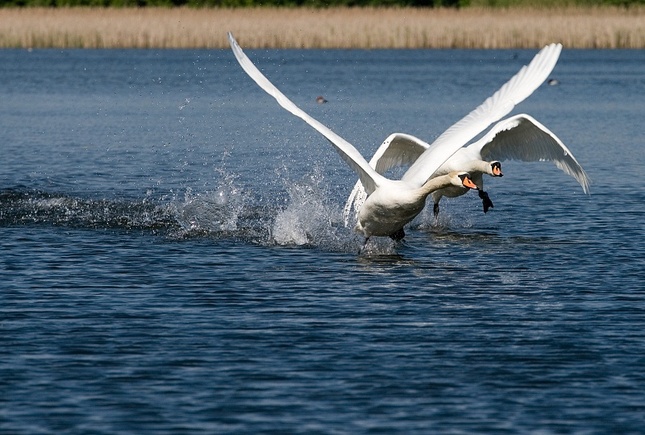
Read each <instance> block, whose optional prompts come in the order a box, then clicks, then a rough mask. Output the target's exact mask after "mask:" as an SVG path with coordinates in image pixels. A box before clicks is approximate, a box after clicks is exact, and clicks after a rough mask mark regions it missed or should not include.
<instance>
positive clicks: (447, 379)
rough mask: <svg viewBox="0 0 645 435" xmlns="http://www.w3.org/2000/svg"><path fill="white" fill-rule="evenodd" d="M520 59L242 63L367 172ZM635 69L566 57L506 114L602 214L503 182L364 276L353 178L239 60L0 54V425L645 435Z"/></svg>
mask: <svg viewBox="0 0 645 435" xmlns="http://www.w3.org/2000/svg"><path fill="white" fill-rule="evenodd" d="M534 53H535V52H534V51H416V50H410V51H351V50H350V51H298V50H295V51H264V50H259V51H253V50H251V51H249V55H250V56H251V57H252V59H254V60H255V61H256V62H257V63H258V64H259V65H260V67H261V68H262V69H263V70H264V71H265V72H266V73H267V75H268V76H269V77H270V78H271V79H272V80H273V81H274V82H275V83H276V85H278V87H280V88H281V89H282V90H283V91H284V92H285V93H286V94H287V95H289V96H291V97H293V100H294V101H295V102H296V103H297V104H299V105H300V106H301V107H303V108H304V109H305V110H306V111H308V112H310V113H311V114H312V115H313V116H315V117H316V118H318V119H320V120H321V121H322V122H323V123H325V124H327V125H329V126H330V127H331V128H332V129H333V130H335V131H336V132H338V133H339V134H340V135H342V136H343V137H345V138H346V139H348V140H349V141H350V142H352V143H354V144H356V146H357V147H358V148H359V149H360V150H361V151H362V152H364V153H365V154H367V155H371V153H372V152H373V151H374V150H375V149H376V147H377V146H378V145H379V144H380V142H381V141H382V140H383V139H384V138H385V137H386V136H387V135H389V134H390V133H392V132H394V131H402V132H407V133H411V134H415V135H417V136H420V137H423V138H426V139H427V140H430V139H432V138H434V137H436V136H437V135H438V134H440V133H441V132H442V131H443V129H445V128H446V127H447V126H449V125H450V124H451V123H452V122H454V121H456V120H457V119H459V118H460V117H461V116H463V115H464V114H466V113H467V112H468V111H470V110H471V109H472V108H474V107H475V106H476V105H477V104H479V103H480V102H481V101H483V100H484V99H485V98H486V97H487V96H489V95H490V94H492V92H494V91H495V90H496V89H497V87H498V86H500V85H501V84H502V83H504V82H505V81H506V80H507V79H508V78H509V77H510V76H511V75H513V74H514V73H515V72H516V71H517V70H518V69H519V67H520V66H521V65H523V64H525V63H527V62H528V61H529V60H530V59H531V57H532V56H533V55H534ZM644 61H645V52H644V51H573V50H566V49H565V51H564V52H563V54H562V57H561V59H560V62H559V64H558V66H557V67H556V69H555V71H554V73H553V75H554V77H556V78H557V79H558V80H559V81H560V84H559V85H558V86H546V85H545V86H543V87H541V88H540V89H539V90H538V91H537V92H536V93H535V94H534V95H533V96H531V97H530V98H529V99H528V100H527V101H526V102H524V103H522V104H521V105H520V106H519V107H518V108H517V109H516V111H515V112H516V113H519V112H526V113H529V114H531V115H533V116H534V117H536V118H537V119H538V120H539V121H541V122H543V123H544V124H545V125H547V126H548V127H549V128H551V129H552V130H553V131H554V132H556V133H557V134H558V135H559V136H560V138H561V139H562V140H563V141H564V142H565V143H566V144H567V145H568V146H569V147H570V148H571V150H572V151H573V152H574V154H575V155H576V157H577V158H578V160H579V161H580V162H581V164H582V165H583V166H584V167H585V169H586V170H587V172H588V173H589V175H590V177H591V179H592V185H591V192H592V194H591V196H587V195H584V194H583V192H582V189H581V188H580V186H578V185H577V184H576V182H575V181H574V180H573V179H571V178H570V177H568V176H566V175H565V174H563V173H562V172H560V171H559V170H557V169H556V168H555V167H553V166H552V165H550V164H546V163H536V164H520V163H514V162H505V164H504V174H505V176H504V178H502V179H492V178H487V179H486V183H487V190H488V191H489V193H490V195H491V198H492V199H493V201H494V203H495V208H494V209H493V210H492V211H491V212H489V213H488V214H486V215H484V214H483V213H482V211H481V202H480V200H479V199H478V198H477V196H476V195H474V194H469V195H466V196H463V197H461V198H458V199H456V200H447V201H445V202H442V216H441V219H440V221H439V222H438V223H434V222H433V219H432V216H431V214H432V213H431V212H424V214H423V215H422V216H420V217H419V218H418V219H417V220H416V221H415V222H414V223H413V224H412V226H411V228H410V229H408V230H407V237H406V240H405V241H404V242H403V243H401V244H396V243H394V242H393V241H390V240H385V239H382V240H377V241H375V242H374V243H371V244H370V245H369V246H368V248H367V249H366V251H365V252H364V253H363V254H362V255H357V252H358V249H359V248H360V246H361V244H362V239H361V238H360V237H359V236H358V235H356V234H354V233H353V232H352V231H351V230H350V229H347V228H344V226H343V223H342V207H343V204H344V200H345V198H346V195H347V194H348V193H349V191H350V190H351V187H352V186H353V184H354V181H355V177H354V176H353V174H352V173H351V172H350V171H349V169H348V168H347V167H345V165H344V163H343V162H342V161H341V159H340V158H339V157H338V156H337V155H336V154H335V153H334V152H333V150H332V149H331V147H330V146H329V145H328V144H327V143H326V142H325V140H324V139H323V138H321V137H320V136H319V135H318V134H317V133H315V132H313V131H312V130H311V129H310V128H309V127H308V126H306V125H305V124H304V123H302V122H301V121H300V120H298V119H295V118H293V117H292V116H291V115H290V114H288V113H286V112H284V111H283V110H282V109H280V108H279V107H278V106H277V105H276V104H275V102H274V101H273V100H272V99H271V98H270V97H268V96H266V95H265V94H264V93H263V92H262V91H261V90H260V89H259V88H257V86H256V85H255V84H254V83H252V82H251V80H250V79H248V78H247V77H246V76H245V74H244V73H243V72H242V70H241V69H240V68H239V66H238V65H237V64H236V62H235V60H234V58H233V56H232V54H231V53H229V52H228V51H101V50H98V51H38V50H36V51H33V52H28V51H12V50H5V51H1V52H0V102H1V104H0V126H1V128H0V148H1V150H2V154H1V156H2V157H1V158H0V161H1V163H2V164H1V165H0V244H1V246H2V250H1V251H0V283H1V284H0V288H1V290H0V332H1V333H0V347H1V348H2V358H0V432H1V433H7V434H49V433H52V434H54V433H55V434H59V433H69V434H87V433H96V434H107V433H119V434H123V433H132V434H140V433H155V434H166V433H168V434H170V433H173V434H176V433H236V434H237V433H307V434H310V433H352V434H355V433H401V434H412V433H424V434H425V433H469V434H470V433H583V434H595V433H599V434H600V433H640V432H641V431H642V428H643V427H645V417H644V416H645V393H643V391H645V374H644V373H645V356H644V355H645V332H644V330H645V294H644V291H643V281H644V278H645V272H644V270H645V247H644V243H643V241H644V236H645V230H644V228H645V226H644V225H643V218H644V217H645V205H644V204H645V189H644V188H643V181H642V174H641V173H642V168H643V164H644V163H645V158H644V157H645V154H644V151H643V143H644V142H645V134H644V133H643V129H642V121H641V118H642V114H643V112H644V109H645V70H643V65H644V64H645V63H644ZM318 95H323V96H324V97H325V98H326V99H327V100H329V103H327V104H325V105H317V104H316V103H315V98H316V96H318Z"/></svg>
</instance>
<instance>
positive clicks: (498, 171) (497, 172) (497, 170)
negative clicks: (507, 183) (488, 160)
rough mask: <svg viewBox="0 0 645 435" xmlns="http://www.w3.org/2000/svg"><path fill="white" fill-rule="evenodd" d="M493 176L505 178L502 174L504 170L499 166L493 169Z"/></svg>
mask: <svg viewBox="0 0 645 435" xmlns="http://www.w3.org/2000/svg"><path fill="white" fill-rule="evenodd" d="M493 175H494V176H496V177H503V176H504V174H502V168H500V167H499V166H495V167H494V168H493Z"/></svg>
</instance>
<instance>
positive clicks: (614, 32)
mask: <svg viewBox="0 0 645 435" xmlns="http://www.w3.org/2000/svg"><path fill="white" fill-rule="evenodd" d="M229 30H230V31H232V32H233V33H234V34H235V35H236V37H237V39H238V41H239V42H240V43H241V44H242V45H243V46H244V47H266V48H453V47H460V48H537V47H540V46H542V45H544V44H546V43H548V42H554V41H559V42H562V43H563V44H564V45H565V47H567V48H645V7H630V8H619V7H602V8H597V7H565V8H540V9H532V8H479V7H471V8H462V9H452V8H438V9H429V8H329V9H311V8H250V9H194V8H141V9H135V8H125V9H112V8H107V9H105V8H97V9H95V8H69V9H66V8H63V9H50V8H25V9H12V8H10V9H0V47H2V48H9V47H12V48H13V47H15V48H18V47H22V48H225V47H228V44H227V42H226V36H225V33H226V31H229Z"/></svg>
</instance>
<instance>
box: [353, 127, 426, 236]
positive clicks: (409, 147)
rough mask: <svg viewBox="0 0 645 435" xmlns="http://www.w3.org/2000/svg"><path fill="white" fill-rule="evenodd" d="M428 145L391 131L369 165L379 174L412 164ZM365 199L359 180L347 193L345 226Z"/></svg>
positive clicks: (409, 136) (414, 138)
mask: <svg viewBox="0 0 645 435" xmlns="http://www.w3.org/2000/svg"><path fill="white" fill-rule="evenodd" d="M429 146H430V145H429V144H428V143H427V142H424V141H422V140H421V139H419V138H417V137H414V136H412V135H409V134H405V133H392V134H391V135H389V136H388V137H387V139H385V140H384V141H383V143H382V144H381V146H380V147H379V148H378V150H376V152H375V153H374V156H373V157H372V159H371V160H370V166H371V167H373V168H375V169H376V172H378V173H379V174H385V172H387V171H388V170H389V169H392V168H395V167H399V166H410V165H412V164H413V163H414V162H415V161H416V160H417V159H418V158H419V156H420V155H421V154H423V152H424V151H425V150H427V149H428V147H429ZM366 199H367V193H366V192H365V189H364V188H363V184H362V183H361V181H360V180H358V181H357V182H356V184H355V185H354V189H352V193H350V194H349V197H348V198H347V202H346V203H345V208H344V210H343V218H344V220H345V226H348V225H349V220H350V216H351V213H352V209H353V210H354V212H355V213H358V210H360V208H361V207H362V206H363V203H364V202H365V200H366Z"/></svg>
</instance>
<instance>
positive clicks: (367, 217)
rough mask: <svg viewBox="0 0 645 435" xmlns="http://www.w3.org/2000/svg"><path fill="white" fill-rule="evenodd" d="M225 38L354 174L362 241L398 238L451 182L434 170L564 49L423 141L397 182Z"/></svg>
mask: <svg viewBox="0 0 645 435" xmlns="http://www.w3.org/2000/svg"><path fill="white" fill-rule="evenodd" d="M228 39H229V43H230V45H231V49H232V50H233V54H234V55H235V58H236V59H237V61H238V63H239V64H240V66H241V67H242V69H243V70H244V71H245V72H246V73H247V74H248V75H249V77H251V78H252V79H253V80H254V81H255V82H256V83H257V84H258V86H260V87H261V88H262V89H263V90H264V91H265V92H267V93H268V94H269V95H271V96H272V97H273V98H275V100H276V101H277V103H278V104H279V105H280V106H281V107H282V108H284V109H285V110H287V111H289V112H290V113H292V114H293V115H295V116H297V117H299V118H300V119H302V120H303V121H304V122H306V123H307V124H309V125H310V126H311V127H313V128H314V129H315V130H316V131H318V132H319V133H320V134H322V135H323V136H324V137H325V138H326V139H327V140H328V141H329V142H330V143H331V145H332V146H333V147H334V149H335V150H336V151H337V152H338V154H339V155H340V157H341V158H342V159H343V160H344V161H345V162H346V163H347V164H348V165H349V166H350V167H351V168H352V170H354V171H355V172H356V174H357V175H358V177H359V180H360V182H361V185H362V186H363V189H364V190H365V194H366V196H367V199H366V200H365V202H364V204H363V205H362V207H361V208H360V210H359V216H358V225H357V230H358V231H359V232H361V233H362V234H363V235H364V236H365V238H366V241H367V239H369V238H370V237H371V236H372V235H377V236H383V235H389V236H392V237H393V238H398V237H400V236H402V234H403V226H404V225H405V224H407V223H408V222H410V221H411V220H412V219H413V218H414V217H415V216H416V215H417V214H418V213H419V212H420V211H421V210H422V209H423V206H424V205H425V199H426V198H427V196H428V195H429V194H430V193H432V191H433V190H436V189H437V188H441V187H447V186H448V185H449V184H452V183H453V182H452V181H451V182H450V183H448V179H446V178H444V179H442V180H441V181H440V182H432V181H431V178H432V177H433V175H434V173H435V172H436V171H437V170H438V169H439V168H440V167H441V165H442V164H443V163H444V162H445V161H446V160H447V159H448V158H449V157H450V156H451V155H453V154H454V153H455V152H456V151H457V150H459V149H460V148H461V147H463V146H464V145H465V144H466V143H467V142H468V141H470V140H471V139H473V138H474V137H475V136H476V135H478V134H479V133H480V132H481V131H482V130H484V129H485V128H487V127H488V126H489V125H490V124H492V123H493V122H496V121H498V120H499V119H501V118H502V117H503V116H505V115H507V114H508V113H509V112H510V111H511V110H512V109H513V108H514V107H515V105H516V104H519V103H520V102H521V101H523V100H524V99H525V98H527V97H528V96H529V95H531V94H532V93H533V91H534V90H535V89H537V88H538V87H539V86H540V85H541V84H542V83H543V82H544V81H545V80H546V79H547V77H548V75H549V74H550V73H551V71H552V70H553V67H554V66H555V64H556V62H557V60H558V57H559V56H560V51H561V49H562V46H561V45H560V44H551V45H548V46H546V47H545V48H543V49H542V50H541V51H540V52H539V53H538V54H537V55H536V56H535V57H534V58H533V60H532V61H531V63H530V64H529V65H527V66H524V67H522V68H521V69H520V71H519V72H518V73H517V74H516V75H515V76H513V77H512V78H511V79H510V80H509V81H508V82H506V83H505V84H504V85H503V86H502V87H501V88H500V89H499V90H498V91H497V92H495V93H494V94H493V95H492V96H491V97H489V98H488V99H486V100H485V101H484V102H483V103H482V104H481V105H480V106H479V107H477V108H476V109H475V110H473V111H472V112H470V113H469V114H468V115H466V116H465V117H464V118H462V119H461V120H460V121H458V122H457V123H456V124H454V125H453V126H452V127H450V128H449V129H448V130H446V131H445V132H444V133H443V134H442V135H441V136H439V137H438V138H437V139H436V140H435V141H434V142H433V143H432V144H431V145H429V144H425V143H424V145H427V146H426V149H425V150H424V151H423V152H421V154H420V155H418V156H417V158H416V159H415V160H414V161H412V162H411V166H410V168H409V169H408V170H407V172H406V173H405V174H404V175H403V177H402V178H401V179H400V180H391V179H388V178H386V177H385V176H384V175H382V174H381V173H379V172H378V171H377V170H376V169H375V167H373V166H371V165H370V164H369V163H368V162H367V160H365V158H364V157H363V156H362V155H361V153H360V152H359V151H358V150H357V149H356V148H355V147H354V146H353V145H352V144H350V143H349V142H347V141H346V140H345V139H343V138H342V137H340V136H339V135H337V134H336V133H334V132H333V131H332V130H330V129H329V128H328V127H326V126H325V125H323V124H322V123H321V122H319V121H317V120H316V119H314V118H312V117H311V116H310V115H308V114H307V113H305V112H304V111H303V110H302V109H300V108H299V107H298V106H296V105H295V104H294V103H293V102H292V101H291V100H289V99H288V98H287V97H286V96H285V95H284V94H283V93H282V92H280V90H278V88H276V87H275V86H274V85H273V84H272V83H271V82H270V81H269V80H268V79H267V78H266V77H265V76H264V75H263V74H262V73H261V72H260V70H258V69H257V67H256V66H255V65H253V63H252V62H251V60H250V59H249V58H248V57H247V56H246V54H244V51H243V50H242V49H241V48H240V46H239V45H238V43H237V41H236V40H235V38H234V37H233V35H232V34H231V33H230V32H229V33H228ZM403 136H405V137H411V136H408V135H403ZM403 148H405V147H403ZM403 154H405V152H403ZM461 175H464V174H461ZM429 180H430V181H429ZM463 181H464V180H462V184H464V183H463Z"/></svg>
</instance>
